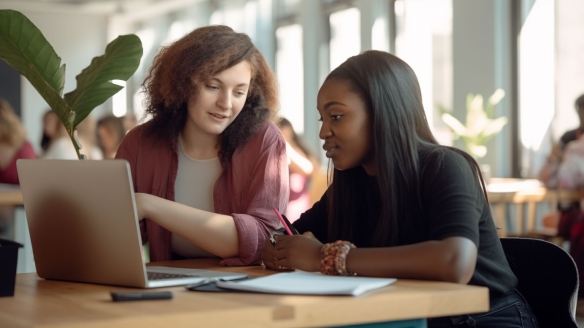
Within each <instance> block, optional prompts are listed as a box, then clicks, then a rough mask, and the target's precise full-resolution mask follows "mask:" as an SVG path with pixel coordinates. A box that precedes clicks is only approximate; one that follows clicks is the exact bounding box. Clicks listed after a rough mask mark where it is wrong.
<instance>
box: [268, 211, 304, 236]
mask: <svg viewBox="0 0 584 328" xmlns="http://www.w3.org/2000/svg"><path fill="white" fill-rule="evenodd" d="M273 210H274V213H276V216H277V217H278V219H280V222H282V225H284V228H285V229H286V232H287V233H288V235H299V233H298V231H297V230H296V228H294V226H293V225H292V224H291V223H290V222H289V221H288V219H286V217H282V215H281V214H280V212H278V210H277V209H275V208H274V209H273Z"/></svg>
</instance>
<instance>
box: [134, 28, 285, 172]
mask: <svg viewBox="0 0 584 328" xmlns="http://www.w3.org/2000/svg"><path fill="white" fill-rule="evenodd" d="M242 61H247V62H248V63H249V65H250V67H251V83H250V87H249V91H248V96H247V99H246V101H245V105H244V106H243V109H242V110H241V112H240V113H239V115H238V116H237V118H236V119H235V120H234V121H233V122H232V123H231V124H230V125H229V126H228V127H227V129H225V131H223V133H222V134H221V136H220V138H219V158H220V160H221V164H222V165H223V167H225V166H228V165H229V162H230V161H231V156H232V155H233V152H235V149H237V147H239V146H241V145H243V144H244V143H245V142H247V140H248V139H249V137H250V136H251V135H252V134H253V133H254V132H255V131H257V129H258V128H259V127H260V126H261V125H263V123H264V122H266V121H268V120H273V119H275V117H276V113H277V111H278V95H277V93H278V92H277V84H276V79H275V77H274V74H273V73H272V71H271V70H270V68H269V66H268V64H267V63H266V61H265V59H264V57H263V56H262V54H261V53H260V52H259V50H258V49H257V48H256V47H255V46H254V45H253V43H252V42H251V39H250V38H249V37H248V36H247V35H245V34H243V33H236V32H234V31H233V30H232V29H231V28H230V27H227V26H206V27H201V28H198V29H196V30H194V31H192V32H191V33H189V34H187V35H186V36H184V37H183V38H181V39H180V40H178V41H176V42H174V43H173V44H171V45H169V46H167V47H163V48H162V49H161V50H160V52H159V53H158V55H157V56H156V57H155V58H154V63H153V64H152V67H151V68H150V71H149V74H148V76H147V77H146V79H145V80H144V83H143V84H142V86H143V87H144V90H145V92H146V95H147V108H146V113H147V114H151V115H152V120H151V121H150V122H148V125H147V129H146V131H147V133H148V134H149V135H151V136H154V137H155V138H156V139H157V140H160V141H163V142H166V143H168V144H169V145H170V146H171V147H173V149H175V147H176V139H177V137H178V134H179V132H180V131H182V129H183V128H184V126H185V122H186V119H187V103H188V100H189V97H190V96H191V95H193V94H198V92H199V87H198V86H199V84H200V83H201V82H204V81H206V80H208V79H209V78H211V77H212V76H213V75H215V74H217V73H219V72H222V71H223V70H225V69H228V68H230V67H233V66H235V65H237V64H239V63H241V62H242Z"/></svg>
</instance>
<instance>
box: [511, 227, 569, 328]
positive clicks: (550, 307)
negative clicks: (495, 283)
mask: <svg viewBox="0 0 584 328" xmlns="http://www.w3.org/2000/svg"><path fill="white" fill-rule="evenodd" d="M501 244H502V245H503V250H504V251H505V256H506V257H507V262H509V265H510V266H511V270H513V272H514V273H515V276H517V279H518V280H519V284H518V286H517V289H518V290H519V292H520V293H521V294H523V296H524V297H525V299H526V300H527V302H528V303H529V305H530V306H531V308H532V310H533V312H534V314H535V316H536V317H537V320H538V321H539V325H540V327H541V328H546V327H550V328H552V327H553V328H557V327H576V328H577V327H578V325H577V324H576V302H577V301H578V286H579V278H578V269H577V267H576V263H574V260H573V259H572V257H571V256H570V255H569V254H568V253H566V251H564V250H563V249H562V248H560V247H558V246H557V245H555V244H552V243H550V242H547V241H545V240H540V239H530V238H501Z"/></svg>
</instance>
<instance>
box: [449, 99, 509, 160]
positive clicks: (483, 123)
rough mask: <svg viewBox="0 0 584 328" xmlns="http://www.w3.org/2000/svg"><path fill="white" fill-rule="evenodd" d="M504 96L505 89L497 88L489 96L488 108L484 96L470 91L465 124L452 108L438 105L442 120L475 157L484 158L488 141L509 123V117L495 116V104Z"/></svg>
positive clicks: (455, 137)
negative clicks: (452, 111) (453, 113)
mask: <svg viewBox="0 0 584 328" xmlns="http://www.w3.org/2000/svg"><path fill="white" fill-rule="evenodd" d="M503 97H505V91H503V89H497V90H496V91H495V93H493V94H492V95H491V97H489V100H488V101H487V104H486V108H484V106H483V96H482V95H480V94H476V95H473V94H472V93H469V94H468V95H467V96H466V123H465V124H463V123H461V122H460V121H459V120H457V119H456V118H455V117H454V116H452V114H451V111H450V110H447V109H446V108H444V107H443V106H442V105H438V110H439V111H440V114H441V118H442V121H444V123H446V125H447V126H448V128H450V130H451V131H452V133H453V136H454V139H455V140H456V139H459V138H462V139H463V141H464V144H465V147H466V151H467V152H468V153H469V154H471V155H472V156H473V157H474V158H475V159H477V158H482V157H484V156H485V155H486V154H487V147H486V144H487V142H488V141H489V140H490V139H491V138H492V137H494V136H495V135H496V134H497V133H499V132H500V131H501V130H502V129H503V127H504V126H505V124H507V117H505V116H501V117H498V118H495V106H496V105H497V104H498V103H499V102H500V101H501V99H503Z"/></svg>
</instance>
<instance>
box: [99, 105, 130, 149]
mask: <svg viewBox="0 0 584 328" xmlns="http://www.w3.org/2000/svg"><path fill="white" fill-rule="evenodd" d="M125 136H126V129H125V128H124V119H123V118H121V117H115V116H113V115H109V116H106V117H103V118H101V119H99V120H98V121H97V143H98V145H99V148H100V149H101V151H102V153H103V158H104V159H112V158H114V157H115V156H116V152H117V151H118V147H119V146H120V144H121V143H122V140H123V139H124V137H125Z"/></svg>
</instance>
